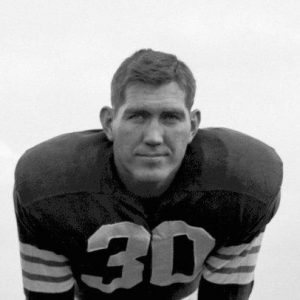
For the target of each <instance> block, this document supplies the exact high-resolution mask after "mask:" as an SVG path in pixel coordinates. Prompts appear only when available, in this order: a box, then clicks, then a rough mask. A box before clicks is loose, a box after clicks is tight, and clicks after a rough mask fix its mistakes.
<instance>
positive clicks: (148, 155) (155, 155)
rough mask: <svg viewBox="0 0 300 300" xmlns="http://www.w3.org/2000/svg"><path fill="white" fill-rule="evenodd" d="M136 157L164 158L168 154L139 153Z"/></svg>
mask: <svg viewBox="0 0 300 300" xmlns="http://www.w3.org/2000/svg"><path fill="white" fill-rule="evenodd" d="M136 156H142V157H150V158H151V157H153V158H155V157H162V156H167V154H166V153H137V154H136Z"/></svg>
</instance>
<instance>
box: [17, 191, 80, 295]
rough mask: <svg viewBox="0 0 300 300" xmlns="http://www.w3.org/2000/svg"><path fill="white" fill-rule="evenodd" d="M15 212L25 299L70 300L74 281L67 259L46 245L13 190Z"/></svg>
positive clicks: (33, 221) (34, 222)
mask: <svg viewBox="0 0 300 300" xmlns="http://www.w3.org/2000/svg"><path fill="white" fill-rule="evenodd" d="M14 202H15V212H16V219H17V227H18V233H19V241H20V256H21V266H22V277H23V287H24V293H25V295H26V299H28V300H52V299H53V300H54V299H56V300H71V299H72V300H73V299H74V291H73V290H74V288H73V286H74V279H73V275H72V271H71V267H70V264H69V261H68V259H67V258H66V257H65V256H64V255H62V254H61V253H59V251H57V249H55V245H53V248H52V247H50V246H49V244H51V243H48V244H47V242H46V241H47V239H48V237H47V235H46V234H45V232H43V231H41V229H40V228H41V226H40V224H39V222H38V220H36V219H35V218H34V216H32V215H31V214H30V209H29V207H26V206H25V207H24V206H23V205H22V200H21V197H20V195H19V194H18V192H17V191H16V190H14Z"/></svg>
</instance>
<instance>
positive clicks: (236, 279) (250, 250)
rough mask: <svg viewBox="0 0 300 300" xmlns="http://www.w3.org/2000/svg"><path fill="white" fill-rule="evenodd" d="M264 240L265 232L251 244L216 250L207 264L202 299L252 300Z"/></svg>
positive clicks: (201, 286) (201, 283) (201, 289)
mask: <svg viewBox="0 0 300 300" xmlns="http://www.w3.org/2000/svg"><path fill="white" fill-rule="evenodd" d="M262 237H263V233H262V232H261V233H260V234H259V235H257V236H256V237H255V238H254V239H252V240H251V241H250V242H249V243H243V244H240V245H236V246H229V247H221V248H220V249H218V250H216V251H214V252H213V253H212V254H211V255H210V256H209V257H208V259H207V260H206V263H205V267H204V271H203V277H202V280H201V282H200V286H199V300H200V299H201V300H204V299H216V300H247V299H249V297H250V294H251V291H252V288H253V283H254V269H255V265H256V261H257V256H258V253H259V249H260V246H261V241H262Z"/></svg>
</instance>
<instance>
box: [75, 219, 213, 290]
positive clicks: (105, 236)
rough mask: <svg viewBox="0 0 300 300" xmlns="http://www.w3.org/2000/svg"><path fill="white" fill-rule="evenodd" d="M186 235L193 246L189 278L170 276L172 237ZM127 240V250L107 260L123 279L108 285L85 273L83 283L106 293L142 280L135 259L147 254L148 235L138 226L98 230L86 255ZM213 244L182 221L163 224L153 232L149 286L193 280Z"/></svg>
mask: <svg viewBox="0 0 300 300" xmlns="http://www.w3.org/2000/svg"><path fill="white" fill-rule="evenodd" d="M180 236H185V237H186V238H187V239H188V240H190V241H191V242H192V244H193V251H192V252H193V253H189V256H192V258H191V259H193V265H194V268H193V272H192V274H191V275H186V274H182V273H174V274H173V260H174V238H176V237H180ZM115 238H128V243H127V247H126V250H125V251H123V252H119V253H117V254H114V255H111V256H110V257H109V260H108V263H107V266H108V267H113V266H123V268H122V277H120V278H115V279H114V280H112V281H111V283H109V284H104V283H103V278H102V277H99V276H94V275H87V274H84V275H82V276H81V279H82V281H83V282H85V283H86V284H87V285H88V286H90V287H93V288H96V289H99V290H101V291H103V292H106V293H112V292H113V291H114V290H116V289H118V288H127V289H129V288H132V287H134V286H135V285H137V284H138V283H140V282H141V281H142V280H143V270H144V265H143V264H142V263H141V262H139V261H138V260H137V259H138V258H140V257H142V256H145V255H147V252H148V248H149V245H150V240H151V235H150V233H149V232H148V231H147V230H146V229H145V228H144V227H143V226H141V225H137V224H134V223H131V222H121V223H115V224H110V225H104V226H102V227H100V228H99V229H98V230H97V231H96V232H95V233H94V234H93V235H92V236H91V237H90V238H89V240H88V249H87V251H88V252H93V251H97V250H100V249H106V248H107V247H108V245H109V242H110V240H111V239H115ZM214 245H215V239H214V238H213V237H212V236H211V235H210V234H209V233H207V232H206V231H205V230H204V229H203V228H199V227H193V226H190V225H188V224H186V223H185V222H183V221H166V222H163V223H161V224H159V225H158V226H157V227H156V228H154V230H153V231H152V241H151V247H152V274H151V279H150V283H152V284H154V285H159V286H167V285H170V284H172V283H175V282H189V281H192V280H193V279H194V278H195V277H196V276H197V275H198V274H199V272H201V268H202V265H203V262H204V260H205V258H206V256H207V255H208V253H209V252H210V251H211V250H212V248H213V247H214Z"/></svg>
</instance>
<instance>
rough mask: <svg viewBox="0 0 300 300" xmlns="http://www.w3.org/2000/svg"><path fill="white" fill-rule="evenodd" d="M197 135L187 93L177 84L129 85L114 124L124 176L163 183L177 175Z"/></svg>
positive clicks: (117, 159) (116, 154)
mask: <svg viewBox="0 0 300 300" xmlns="http://www.w3.org/2000/svg"><path fill="white" fill-rule="evenodd" d="M196 126H197V128H198V125H196ZM194 134H195V124H193V122H192V121H191V117H190V112H189V110H188V109H187V107H186V105H185V93H184V92H183V91H182V90H181V89H180V88H179V86H178V84H177V83H175V82H171V83H168V84H165V85H162V86H160V87H153V86H151V85H146V84H142V83H138V84H134V85H130V86H129V87H128V88H127V89H126V93H125V101H124V104H123V105H122V106H121V107H119V110H118V111H117V112H116V114H115V115H114V118H113V120H112V124H111V136H112V138H111V139H112V140H113V149H114V159H115V163H116V166H117V170H118V172H119V174H120V175H121V178H126V179H129V180H131V181H133V182H136V183H154V184H155V183H157V184H164V182H166V181H168V179H169V178H173V176H174V175H175V173H176V171H177V170H178V168H179V166H180V164H181V162H182V159H183V157H184V154H185V151H186V147H187V144H188V143H189V142H191V141H192V139H193V136H194Z"/></svg>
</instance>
